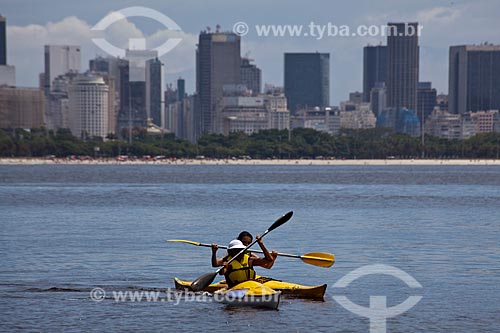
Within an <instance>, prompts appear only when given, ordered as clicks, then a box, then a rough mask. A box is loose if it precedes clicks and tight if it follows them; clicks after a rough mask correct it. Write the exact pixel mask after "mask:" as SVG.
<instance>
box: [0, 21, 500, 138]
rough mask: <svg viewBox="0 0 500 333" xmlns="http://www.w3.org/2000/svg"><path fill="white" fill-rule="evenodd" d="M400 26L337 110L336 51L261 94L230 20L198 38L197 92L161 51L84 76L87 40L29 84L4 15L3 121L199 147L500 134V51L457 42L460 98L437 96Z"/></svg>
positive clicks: (454, 71) (48, 62)
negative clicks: (286, 139)
mask: <svg viewBox="0 0 500 333" xmlns="http://www.w3.org/2000/svg"><path fill="white" fill-rule="evenodd" d="M389 26H390V27H392V28H393V30H394V32H395V33H393V34H390V35H389V36H388V37H387V45H377V46H366V47H365V48H364V50H363V51H364V55H363V91H362V92H353V93H351V94H350V96H349V100H348V101H346V102H342V103H340V106H338V107H337V106H331V104H330V97H329V92H330V55H329V53H318V52H314V53H285V54H284V80H283V81H284V86H283V88H281V87H275V86H271V85H266V86H265V87H264V89H262V71H261V70H260V69H259V68H258V67H257V65H256V64H254V63H253V61H252V60H251V59H249V58H248V57H242V56H241V39H240V36H238V35H236V34H234V33H231V32H221V31H220V28H219V27H218V28H217V30H216V31H214V32H211V31H209V30H206V31H201V32H200V34H199V40H198V45H197V50H196V91H195V93H193V94H187V92H186V89H185V86H186V83H185V80H184V79H181V78H180V79H178V80H177V83H176V87H172V86H171V85H169V86H165V80H164V74H163V73H164V65H163V63H162V62H161V61H160V60H159V59H158V57H157V54H156V52H155V51H149V50H145V49H141V48H139V49H132V50H127V51H126V55H125V58H123V59H121V58H113V57H106V58H103V57H96V58H95V59H92V60H90V62H89V69H88V70H87V71H85V72H83V71H82V68H81V48H80V47H79V46H76V45H73V46H72V45H46V46H45V49H44V60H45V61H44V64H45V65H44V67H45V68H44V72H43V73H42V74H40V84H39V88H38V89H35V88H19V87H16V84H15V68H14V67H13V66H8V65H7V59H6V48H7V44H6V33H5V30H6V21H5V18H3V17H0V128H15V127H22V128H34V127H40V126H45V127H46V128H49V129H58V128H69V129H71V131H72V133H73V134H74V135H75V136H78V137H81V138H84V139H85V138H89V137H94V136H99V137H103V138H105V137H106V136H108V135H109V134H115V135H118V136H122V137H125V138H126V137H129V139H130V133H131V132H132V128H144V129H147V130H148V131H150V132H152V133H162V132H165V131H166V132H172V133H175V135H176V136H178V137H179V138H183V139H187V140H190V141H192V142H196V140H197V139H198V138H199V137H200V136H201V135H202V134H203V133H220V134H226V135H227V134H228V133H230V132H234V131H243V132H245V133H247V134H252V133H255V132H258V131H260V130H263V129H280V130H281V129H289V128H296V127H307V128H313V129H316V130H320V131H325V132H328V133H330V134H337V133H338V132H339V130H340V129H341V128H351V129H364V128H373V127H376V126H377V127H388V128H392V129H394V130H395V131H397V132H403V133H407V134H409V135H412V136H419V135H421V134H422V133H423V131H425V132H427V133H430V134H433V135H437V136H442V137H449V138H466V137H469V136H471V135H473V133H476V132H482V131H484V128H488V130H490V129H491V130H492V131H500V127H499V126H498V125H497V119H498V116H497V113H495V111H493V110H498V109H500V75H499V74H500V46H494V45H489V44H484V45H473V46H452V47H450V59H449V96H446V95H438V94H437V92H436V89H434V88H432V83H431V82H420V81H419V43H418V34H416V33H413V34H407V31H413V32H416V31H419V29H418V23H389ZM409 27H410V28H412V29H408V28H409ZM165 87H166V90H165ZM476 114H477V115H476ZM482 114H487V115H490V114H491V115H493V116H492V117H493V118H492V119H493V120H492V124H493V125H492V126H490V127H485V126H483V125H480V124H483V121H482V120H477V119H483V118H485V117H486V116H484V117H483V116H482ZM488 117H489V116H488ZM457 119H459V120H460V123H461V125H460V128H462V131H461V132H460V134H457V133H458V127H459V126H458V125H457V121H458V120H457ZM485 119H486V118H485ZM488 119H489V118H488ZM447 122H449V124H448V123H447ZM439 128H441V129H439ZM450 128H451V129H452V130H447V129H450ZM474 131H475V132H474ZM450 133H452V134H450Z"/></svg>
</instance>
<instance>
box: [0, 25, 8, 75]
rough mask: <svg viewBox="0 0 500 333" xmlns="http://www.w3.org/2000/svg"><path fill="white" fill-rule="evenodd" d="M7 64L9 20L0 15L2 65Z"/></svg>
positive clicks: (0, 58) (0, 55) (0, 61)
mask: <svg viewBox="0 0 500 333" xmlns="http://www.w3.org/2000/svg"><path fill="white" fill-rule="evenodd" d="M2 65H7V20H6V19H5V17H3V16H2V15H0V66H2Z"/></svg>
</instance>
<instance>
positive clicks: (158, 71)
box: [118, 50, 163, 134]
mask: <svg viewBox="0 0 500 333" xmlns="http://www.w3.org/2000/svg"><path fill="white" fill-rule="evenodd" d="M157 56H158V53H157V51H147V50H127V52H126V59H127V61H124V62H123V63H122V64H121V65H120V112H119V114H118V130H119V132H120V133H121V134H123V133H122V132H121V129H124V128H127V129H130V128H132V127H139V128H145V127H146V126H147V124H148V118H151V117H152V112H151V110H152V108H153V109H154V110H155V111H154V112H153V113H154V116H155V117H156V119H155V120H156V121H157V120H158V118H159V119H160V122H159V123H158V124H157V125H161V109H162V108H163V104H162V101H163V94H162V93H161V89H162V86H163V84H162V77H163V75H162V68H161V65H162V64H161V62H160V61H159V60H157V59H156V58H157ZM158 108H159V109H160V112H159V113H158ZM153 119H154V118H153ZM155 120H154V121H155Z"/></svg>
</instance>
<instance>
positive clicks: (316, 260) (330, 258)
mask: <svg viewBox="0 0 500 333" xmlns="http://www.w3.org/2000/svg"><path fill="white" fill-rule="evenodd" d="M167 242H174V243H187V244H191V245H195V246H204V247H212V245H211V244H204V243H200V242H194V241H190V240H186V239H169V240H167ZM218 247H219V248H221V249H227V246H222V245H218ZM249 251H250V252H255V253H264V252H263V251H261V250H253V249H250V250H249ZM278 255H279V256H281V257H288V258H299V259H301V260H302V261H303V262H305V263H306V264H309V265H314V266H319V267H326V268H328V267H332V265H333V264H334V263H335V256H334V255H333V254H331V253H323V252H311V253H306V254H302V255H300V254H288V253H278Z"/></svg>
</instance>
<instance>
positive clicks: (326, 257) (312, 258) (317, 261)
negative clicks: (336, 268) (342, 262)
mask: <svg viewBox="0 0 500 333" xmlns="http://www.w3.org/2000/svg"><path fill="white" fill-rule="evenodd" d="M300 259H302V261H303V262H305V263H306V264H309V265H314V266H319V267H326V268H328V267H332V265H333V264H334V263H335V256H334V255H333V254H331V253H322V252H311V253H306V254H304V255H302V256H300Z"/></svg>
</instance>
